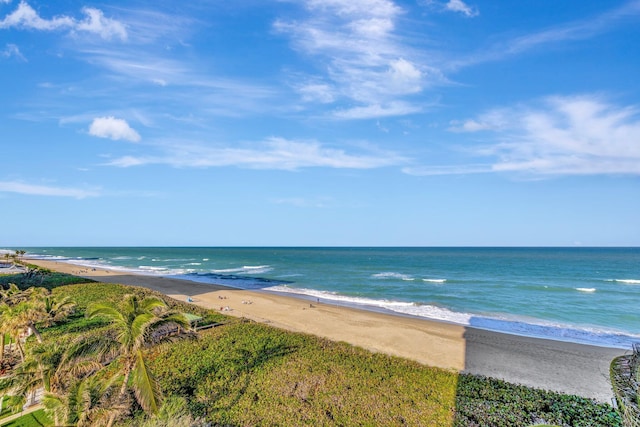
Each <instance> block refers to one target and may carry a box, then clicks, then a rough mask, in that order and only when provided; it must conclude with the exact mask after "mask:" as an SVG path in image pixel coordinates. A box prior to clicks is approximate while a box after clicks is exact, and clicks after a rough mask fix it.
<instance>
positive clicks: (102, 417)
mask: <svg viewBox="0 0 640 427" xmlns="http://www.w3.org/2000/svg"><path fill="white" fill-rule="evenodd" d="M50 296H51V297H54V300H55V301H57V302H59V303H62V302H63V301H74V302H75V307H74V311H71V312H70V313H69V314H68V316H67V317H66V318H65V319H62V318H61V319H58V320H54V321H52V322H50V323H47V322H46V321H45V320H42V321H41V322H40V323H39V324H38V326H40V328H41V332H42V340H43V343H42V344H40V343H38V342H37V339H29V340H27V342H26V343H25V345H26V347H27V349H26V350H27V351H26V352H25V355H26V360H25V362H24V363H23V364H20V365H18V366H16V367H15V369H14V370H13V372H14V373H19V372H25V373H26V371H27V370H29V372H30V374H29V375H30V376H29V375H25V376H24V377H25V378H27V377H29V378H30V381H32V382H33V383H34V384H35V383H37V384H41V385H42V387H44V388H48V390H49V392H48V393H45V398H44V401H43V403H44V405H45V408H46V411H47V413H48V414H49V416H50V417H51V419H52V421H50V423H48V424H47V423H44V422H43V424H42V425H53V424H54V423H55V425H62V424H68V425H107V424H110V423H113V424H114V425H124V426H151V425H165V426H182V425H190V426H204V425H230V426H235V425H274V426H277V425H345V426H349V425H380V426H385V425H394V426H395V425H438V426H450V427H453V426H456V427H457V426H460V427H461V426H527V427H528V426H532V425H536V424H537V425H548V424H552V425H558V426H563V427H566V426H611V427H615V426H619V425H621V421H620V417H619V416H618V414H617V413H616V411H615V410H614V409H613V408H612V407H611V406H610V405H606V404H598V403H596V402H594V401H592V400H589V399H584V398H581V397H578V396H570V395H564V394H560V393H554V392H549V391H544V390H537V389H533V388H529V387H524V386H519V385H514V384H510V383H506V382H504V381H499V380H494V379H491V378H485V377H478V376H472V375H461V374H458V373H457V372H452V371H447V370H442V369H437V368H431V367H427V366H424V365H420V364H418V363H417V362H412V361H409V360H406V359H402V358H398V357H392V356H387V355H383V354H379V353H372V352H370V351H367V350H365V349H362V348H359V347H355V346H352V345H350V344H347V343H343V342H333V341H329V340H326V339H322V338H319V337H316V336H313V335H308V334H301V333H293V332H288V331H284V330H281V329H277V328H274V327H271V326H269V325H265V324H259V323H255V322H251V321H246V320H243V319H237V318H229V317H225V316H224V315H223V314H221V313H218V312H214V311H209V310H206V309H203V308H201V307H197V306H195V305H193V304H187V303H184V302H180V301H176V300H173V299H170V298H168V297H165V296H162V295H160V294H158V293H157V292H154V291H150V290H148V289H143V288H137V287H129V286H124V285H112V284H104V283H100V284H98V283H86V284H70V285H66V286H56V287H54V288H53V289H52V292H51V294H50ZM177 312H186V313H191V314H196V315H198V316H200V317H202V318H203V319H202V320H201V321H200V322H205V323H206V322H208V323H210V324H222V326H220V327H214V328H210V329H206V330H202V331H200V332H199V333H198V334H197V338H196V339H180V340H174V339H172V337H173V336H171V335H168V334H165V332H168V330H167V329H164V332H162V331H163V329H162V328H161V326H162V325H163V324H164V325H167V324H168V323H169V319H171V318H172V316H174V315H176V314H177ZM174 320H175V322H174V323H175V324H180V325H181V328H187V327H188V326H189V325H188V323H185V322H182V323H181V322H180V321H178V320H179V319H178V318H177V317H175V318H174ZM184 320H186V319H184ZM154 331H155V334H154ZM54 343H55V344H54ZM25 383H28V381H25ZM47 383H48V384H47ZM16 384H17V383H16ZM15 390H17V388H15ZM23 391H24V392H25V393H26V394H27V395H28V392H27V389H26V388H24V387H23ZM17 398H18V397H16V399H17ZM22 399H23V400H22V401H21V402H24V397H22ZM207 423H208V424H207Z"/></svg>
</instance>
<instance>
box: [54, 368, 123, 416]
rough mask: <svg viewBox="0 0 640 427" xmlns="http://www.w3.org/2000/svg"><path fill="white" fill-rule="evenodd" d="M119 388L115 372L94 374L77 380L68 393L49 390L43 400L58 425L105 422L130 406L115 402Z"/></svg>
mask: <svg viewBox="0 0 640 427" xmlns="http://www.w3.org/2000/svg"><path fill="white" fill-rule="evenodd" d="M116 391H117V378H116V376H113V377H111V378H108V379H106V380H105V379H104V378H101V377H98V376H97V375H93V376H90V377H87V378H84V379H81V380H77V381H76V382H74V383H73V384H72V385H71V387H70V389H69V391H68V392H67V393H64V394H54V393H46V394H45V396H44V399H43V401H42V403H43V405H44V407H45V411H46V412H47V414H49V415H50V416H51V417H52V418H53V420H54V422H55V424H56V425H73V426H105V425H108V423H109V420H110V419H111V418H112V417H117V416H119V415H121V414H123V413H124V412H125V411H126V409H128V408H127V407H124V406H122V405H120V406H118V405H116V404H115V403H114V402H113V400H114V398H115V394H116Z"/></svg>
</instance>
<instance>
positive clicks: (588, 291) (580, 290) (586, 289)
mask: <svg viewBox="0 0 640 427" xmlns="http://www.w3.org/2000/svg"><path fill="white" fill-rule="evenodd" d="M576 291H579V292H587V293H593V292H595V291H596V288H576Z"/></svg>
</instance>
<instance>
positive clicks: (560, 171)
mask: <svg viewBox="0 0 640 427" xmlns="http://www.w3.org/2000/svg"><path fill="white" fill-rule="evenodd" d="M462 123H463V125H462V126H458V127H455V128H454V129H453V130H455V131H467V132H476V131H490V132H493V133H494V134H495V138H496V139H495V142H494V143H493V144H489V145H487V146H484V147H481V148H479V149H477V150H476V151H475V152H476V154H477V155H481V156H485V157H486V156H489V157H493V158H494V161H493V162H492V163H491V165H490V170H491V171H494V172H523V173H529V174H537V175H594V174H632V175H640V110H639V109H638V107H635V106H633V107H625V106H616V105H612V104H610V103H607V102H605V101H603V100H602V99H601V98H600V97H598V96H592V95H591V96H589V95H587V96H575V97H560V96H556V97H549V98H546V99H545V100H544V101H543V102H542V103H541V104H538V105H534V106H517V107H513V108H502V109H496V110H493V111H490V112H488V113H486V114H484V115H483V116H481V117H479V118H477V119H471V120H467V121H464V122H462ZM465 168H466V166H447V167H444V168H441V169H440V171H441V172H443V173H444V172H446V171H447V170H448V171H449V172H450V173H457V172H456V171H457V170H458V169H465ZM481 169H482V170H481V171H482V172H486V171H487V170H488V169H487V167H486V165H485V166H483V167H482V168H481ZM428 170H429V168H426V169H424V170H423V172H425V173H427V172H428ZM433 170H434V171H438V169H437V168H433Z"/></svg>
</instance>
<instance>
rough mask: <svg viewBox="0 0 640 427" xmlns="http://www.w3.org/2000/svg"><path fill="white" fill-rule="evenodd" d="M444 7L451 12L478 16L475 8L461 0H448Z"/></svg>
mask: <svg viewBox="0 0 640 427" xmlns="http://www.w3.org/2000/svg"><path fill="white" fill-rule="evenodd" d="M445 8H446V9H447V10H450V11H452V12H458V13H462V14H463V15H465V16H469V17H472V16H478V14H479V12H478V10H477V9H476V8H474V7H471V6H469V5H467V4H466V3H465V2H463V1H462V0H449V2H448V3H447V4H445Z"/></svg>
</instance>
